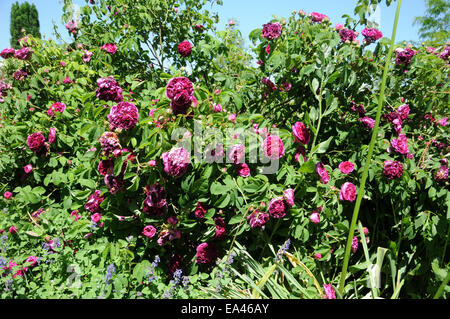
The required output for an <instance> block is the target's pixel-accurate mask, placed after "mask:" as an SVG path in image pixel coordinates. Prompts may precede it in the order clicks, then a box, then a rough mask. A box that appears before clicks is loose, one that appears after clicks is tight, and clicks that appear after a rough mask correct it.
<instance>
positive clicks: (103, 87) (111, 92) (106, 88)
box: [95, 75, 123, 102]
mask: <svg viewBox="0 0 450 319" xmlns="http://www.w3.org/2000/svg"><path fill="white" fill-rule="evenodd" d="M97 85H98V88H97V90H96V91H95V93H96V96H97V98H99V99H100V100H104V101H113V102H122V101H123V96H122V88H121V87H120V84H119V83H118V82H116V81H115V80H114V77H113V76H112V75H111V76H108V77H107V78H100V79H98V80H97Z"/></svg>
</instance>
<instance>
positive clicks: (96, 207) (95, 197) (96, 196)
mask: <svg viewBox="0 0 450 319" xmlns="http://www.w3.org/2000/svg"><path fill="white" fill-rule="evenodd" d="M103 200H104V198H103V197H101V191H100V190H96V191H94V193H92V194H91V195H90V196H89V198H88V201H87V203H86V204H85V205H84V208H85V209H86V210H88V211H90V212H91V213H93V214H95V213H98V212H100V209H101V208H100V204H101V203H102V202H103Z"/></svg>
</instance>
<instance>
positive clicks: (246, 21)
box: [0, 0, 425, 50]
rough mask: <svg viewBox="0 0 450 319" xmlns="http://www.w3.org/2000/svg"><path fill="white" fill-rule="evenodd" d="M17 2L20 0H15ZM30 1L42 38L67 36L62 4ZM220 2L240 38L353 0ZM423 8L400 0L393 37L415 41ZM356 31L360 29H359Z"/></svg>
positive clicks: (5, 1)
mask: <svg viewBox="0 0 450 319" xmlns="http://www.w3.org/2000/svg"><path fill="white" fill-rule="evenodd" d="M16 1H17V0H0V50H2V49H4V48H6V47H9V46H10V44H9V38H10V34H9V23H10V10H11V5H12V4H13V3H14V2H16ZM18 1H19V3H22V2H24V0H18ZM28 2H29V3H34V4H35V5H36V7H37V9H38V12H39V22H40V25H41V34H45V35H46V38H47V39H48V38H49V37H53V38H54V36H53V34H52V33H53V22H56V23H57V25H58V26H59V30H60V32H61V33H62V34H63V35H65V37H66V38H68V35H67V32H66V31H65V29H64V26H63V25H62V24H61V14H62V5H61V4H60V1H59V0H28ZM73 2H74V3H75V4H78V5H85V3H86V2H85V1H84V0H73ZM223 2H224V4H223V5H222V6H214V7H213V8H212V10H211V11H217V12H218V13H219V16H220V19H221V20H220V22H219V23H218V25H217V29H218V30H221V29H224V25H225V23H227V22H228V21H229V20H230V19H233V20H235V21H237V22H238V28H239V29H240V30H241V32H242V34H243V36H244V38H245V39H246V40H247V39H248V34H249V33H250V31H252V30H253V29H256V28H259V27H261V26H262V24H264V23H266V22H268V21H269V20H271V19H272V15H274V14H275V15H278V16H279V17H285V18H288V17H289V16H290V15H291V13H292V11H294V10H296V11H298V10H300V9H303V10H304V11H305V12H306V13H310V12H319V13H323V14H326V15H328V16H329V17H330V19H331V21H332V23H333V25H335V24H336V23H338V22H343V19H342V18H341V16H342V15H343V14H349V15H352V13H353V8H354V7H355V4H356V3H357V0H340V1H337V0H315V1H311V0H276V1H274V0H224V1H223ZM395 9H396V3H394V4H392V5H391V6H390V7H386V6H385V5H382V6H381V7H380V11H379V15H378V19H379V22H380V26H381V27H380V29H381V31H382V32H383V35H385V36H387V37H390V36H391V33H392V25H393V22H394V16H395ZM424 11H425V5H424V0H404V1H403V3H402V11H401V14H400V20H399V27H398V31H397V40H398V41H400V40H405V41H418V40H419V39H418V34H417V31H418V27H417V26H413V25H412V22H413V19H414V17H415V16H420V15H423V13H424ZM359 31H360V30H359ZM247 43H248V42H247Z"/></svg>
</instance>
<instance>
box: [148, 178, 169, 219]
mask: <svg viewBox="0 0 450 319" xmlns="http://www.w3.org/2000/svg"><path fill="white" fill-rule="evenodd" d="M145 194H146V195H147V197H146V198H145V200H144V206H143V211H144V212H145V213H146V214H149V215H153V216H162V215H164V213H165V212H166V209H167V201H166V190H165V189H164V187H163V186H162V185H159V184H158V183H156V184H153V185H150V186H146V187H145Z"/></svg>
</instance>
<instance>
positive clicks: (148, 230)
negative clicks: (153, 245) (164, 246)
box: [142, 225, 156, 238]
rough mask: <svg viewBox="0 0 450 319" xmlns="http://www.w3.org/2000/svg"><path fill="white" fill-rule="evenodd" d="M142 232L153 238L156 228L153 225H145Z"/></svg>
mask: <svg viewBox="0 0 450 319" xmlns="http://www.w3.org/2000/svg"><path fill="white" fill-rule="evenodd" d="M142 234H143V235H144V236H145V237H148V238H153V236H155V234H156V228H155V227H153V226H152V225H147V226H145V227H144V230H143V231H142Z"/></svg>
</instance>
